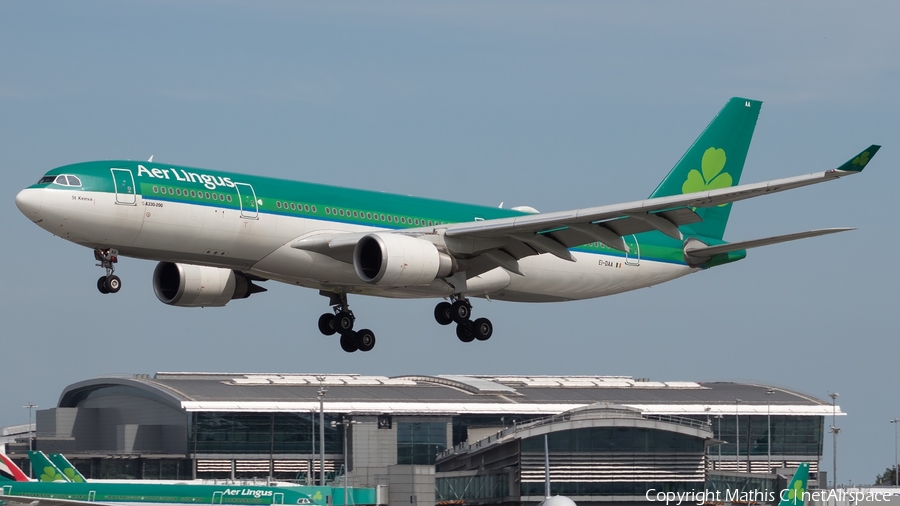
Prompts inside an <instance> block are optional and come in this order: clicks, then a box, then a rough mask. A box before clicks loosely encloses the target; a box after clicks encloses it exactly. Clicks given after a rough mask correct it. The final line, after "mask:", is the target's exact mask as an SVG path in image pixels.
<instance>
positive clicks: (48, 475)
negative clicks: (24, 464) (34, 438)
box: [28, 451, 72, 482]
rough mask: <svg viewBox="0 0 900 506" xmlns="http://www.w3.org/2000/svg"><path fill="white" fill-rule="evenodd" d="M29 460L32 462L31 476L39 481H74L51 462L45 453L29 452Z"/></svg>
mask: <svg viewBox="0 0 900 506" xmlns="http://www.w3.org/2000/svg"><path fill="white" fill-rule="evenodd" d="M28 459H29V460H31V474H32V476H34V477H35V478H37V480H38V481H67V482H68V481H72V480H70V479H69V478H67V477H66V475H64V474H63V472H62V471H60V470H59V468H58V467H56V465H55V464H53V462H50V459H49V458H47V455H45V454H44V452H42V451H29V452H28Z"/></svg>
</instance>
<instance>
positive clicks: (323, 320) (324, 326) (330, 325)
mask: <svg viewBox="0 0 900 506" xmlns="http://www.w3.org/2000/svg"><path fill="white" fill-rule="evenodd" d="M319 332H321V333H322V334H323V335H326V336H331V335H334V333H335V332H336V331H335V330H334V315H333V314H331V313H325V314H323V315H322V316H320V317H319Z"/></svg>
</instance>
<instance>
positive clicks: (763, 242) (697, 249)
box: [684, 227, 855, 265]
mask: <svg viewBox="0 0 900 506" xmlns="http://www.w3.org/2000/svg"><path fill="white" fill-rule="evenodd" d="M848 230H855V229H854V228H847V227H842V228H820V229H818V230H809V231H807V232H796V233H793V234H785V235H776V236H772V237H764V238H762V239H753V240H751V241H741V242H732V243H728V244H719V245H716V246H708V245H706V244H704V243H703V242H701V241H699V240H697V239H694V238H690V239H688V241H687V242H686V243H685V245H684V258H685V260H687V261H688V263H689V264H691V265H700V264H702V263H705V262H706V261H708V260H709V259H710V258H712V257H713V256H714V255H719V254H722V253H729V252H731V251H739V250H746V249H750V248H758V247H760V246H768V245H770V244H778V243H780V242H788V241H796V240H797V239H806V238H807V237H817V236H820V235H828V234H836V233H838V232H846V231H848Z"/></svg>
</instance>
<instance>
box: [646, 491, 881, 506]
mask: <svg viewBox="0 0 900 506" xmlns="http://www.w3.org/2000/svg"><path fill="white" fill-rule="evenodd" d="M890 497H891V494H890V493H888V492H883V493H879V492H862V491H849V490H813V491H809V490H805V491H803V492H802V493H800V494H797V493H796V491H795V490H794V489H793V488H786V489H784V490H782V491H781V493H780V494H778V498H779V499H781V500H782V501H786V502H787V503H788V504H793V505H798V506H799V505H803V504H809V503H810V501H817V502H818V501H848V502H851V504H852V503H853V502H856V503H858V502H861V501H874V502H883V501H884V502H887V501H889V500H890V499H889V498H890ZM644 498H645V499H646V500H647V501H649V502H663V503H666V505H667V506H669V505H674V506H680V505H681V504H698V505H699V504H708V503H724V502H735V503H772V502H775V499H776V496H775V492H772V491H766V490H737V489H734V490H725V491H724V493H723V492H722V491H721V490H695V491H690V492H659V491H657V490H656V489H655V488H651V489H650V490H648V491H647V493H646V494H644Z"/></svg>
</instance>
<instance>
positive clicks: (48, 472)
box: [41, 466, 66, 481]
mask: <svg viewBox="0 0 900 506" xmlns="http://www.w3.org/2000/svg"><path fill="white" fill-rule="evenodd" d="M41 481H66V479H65V478H64V477H63V475H61V474H59V473H57V472H56V469H53V468H52V467H50V466H47V467H45V468H44V474H42V475H41Z"/></svg>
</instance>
